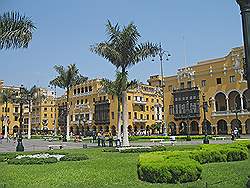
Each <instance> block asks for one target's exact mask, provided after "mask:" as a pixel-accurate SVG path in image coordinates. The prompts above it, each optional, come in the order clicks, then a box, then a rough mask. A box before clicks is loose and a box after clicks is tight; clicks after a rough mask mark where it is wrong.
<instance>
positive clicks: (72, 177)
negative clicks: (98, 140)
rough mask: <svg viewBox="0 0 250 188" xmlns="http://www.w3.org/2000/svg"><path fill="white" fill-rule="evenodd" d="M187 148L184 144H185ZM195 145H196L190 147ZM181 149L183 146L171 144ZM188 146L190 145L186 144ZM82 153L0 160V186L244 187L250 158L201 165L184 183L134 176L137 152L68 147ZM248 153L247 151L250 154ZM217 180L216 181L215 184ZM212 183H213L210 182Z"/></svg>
mask: <svg viewBox="0 0 250 188" xmlns="http://www.w3.org/2000/svg"><path fill="white" fill-rule="evenodd" d="M185 147H186V146H185ZM193 147H197V146H193ZM170 148H171V150H172V149H173V148H176V149H183V148H182V146H174V147H170ZM188 148H192V146H189V147H188ZM67 151H70V152H72V153H73V152H77V153H85V154H87V155H88V156H89V158H90V159H89V160H85V161H77V162H75V161H65V162H58V163H54V164H46V165H8V164H7V163H3V162H0V170H1V173H0V187H5V188H12V187H19V188H20V187H25V188H26V187H67V188H68V187H72V188H73V187H118V188H119V187H157V188H158V187H171V188H172V187H197V188H198V187H199V188H200V187H205V184H206V182H207V183H208V187H213V188H214V187H220V188H221V187H225V188H230V187H234V188H236V187H239V188H241V187H242V188H243V187H245V184H246V181H247V176H248V175H250V159H248V160H245V161H240V162H228V163H211V164H206V165H203V172H202V179H201V180H198V181H196V182H192V183H186V184H151V183H146V182H142V181H140V180H139V179H138V178H137V172H136V170H137V167H136V165H137V160H138V155H139V154H138V153H117V152H102V149H101V148H97V149H77V150H67ZM249 155H250V153H249ZM216 182H220V183H218V184H214V183H216ZM212 184H214V185H212Z"/></svg>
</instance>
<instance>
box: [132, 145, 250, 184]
mask: <svg viewBox="0 0 250 188" xmlns="http://www.w3.org/2000/svg"><path fill="white" fill-rule="evenodd" d="M249 146H250V142H244V143H243V142H236V143H233V144H224V145H218V144H217V145H202V146H201V147H200V149H196V150H193V151H169V152H167V151H165V152H153V153H145V154H141V155H140V156H139V163H138V165H137V173H138V177H139V179H140V180H142V181H147V182H151V183H177V182H180V183H185V182H192V181H196V180H198V179H199V178H200V177H201V172H202V166H201V164H205V163H213V162H230V161H241V160H245V159H247V158H248V148H249Z"/></svg>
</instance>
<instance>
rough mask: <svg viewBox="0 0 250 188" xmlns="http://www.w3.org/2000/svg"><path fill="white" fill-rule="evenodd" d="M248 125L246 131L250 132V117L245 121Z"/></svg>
mask: <svg viewBox="0 0 250 188" xmlns="http://www.w3.org/2000/svg"><path fill="white" fill-rule="evenodd" d="M245 124H246V125H245V126H246V133H247V134H250V119H247V120H246V122H245Z"/></svg>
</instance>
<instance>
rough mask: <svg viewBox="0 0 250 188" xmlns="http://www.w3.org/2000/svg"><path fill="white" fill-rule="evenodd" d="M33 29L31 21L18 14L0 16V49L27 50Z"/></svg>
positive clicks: (11, 13)
mask: <svg viewBox="0 0 250 188" xmlns="http://www.w3.org/2000/svg"><path fill="white" fill-rule="evenodd" d="M35 29H36V27H35V26H34V23H33V22H32V21H31V19H30V18H28V17H26V16H23V15H21V14H20V13H18V12H6V13H4V14H3V15H0V49H9V48H13V49H16V48H27V47H28V44H29V42H30V41H31V40H32V33H33V31H34V30H35Z"/></svg>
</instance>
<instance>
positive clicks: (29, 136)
mask: <svg viewBox="0 0 250 188" xmlns="http://www.w3.org/2000/svg"><path fill="white" fill-rule="evenodd" d="M31 105H32V102H31V101H29V122H28V139H31V109H32V106H31Z"/></svg>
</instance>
